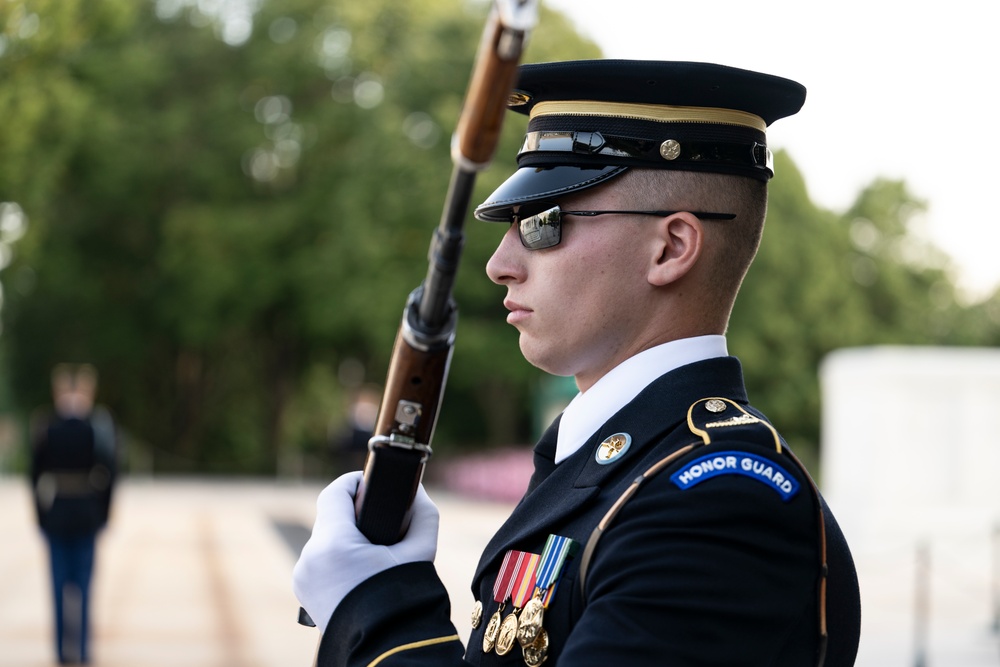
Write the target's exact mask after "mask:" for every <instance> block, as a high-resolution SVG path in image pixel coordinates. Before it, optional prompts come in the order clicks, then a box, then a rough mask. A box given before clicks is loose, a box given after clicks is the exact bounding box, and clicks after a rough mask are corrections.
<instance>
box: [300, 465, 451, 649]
mask: <svg viewBox="0 0 1000 667" xmlns="http://www.w3.org/2000/svg"><path fill="white" fill-rule="evenodd" d="M361 478H362V473H361V472H360V471H358V472H349V473H346V474H344V475H341V476H340V477H338V478H337V479H336V480H334V481H333V483H332V484H330V485H329V486H328V487H326V488H325V489H324V490H323V492H322V493H320V494H319V498H318V499H317V500H316V524H315V525H314V526H313V531H312V536H311V537H310V538H309V541H308V542H306V545H305V547H303V548H302V553H301V555H300V556H299V560H298V562H297V563H296V564H295V569H294V570H293V571H292V588H293V590H294V591H295V596H296V597H297V598H298V599H299V603H301V605H302V607H303V608H304V609H305V610H306V611H307V612H308V613H309V616H311V617H312V619H313V621H314V622H315V623H316V627H318V628H319V629H320V631H321V632H325V631H326V624H327V623H328V622H329V621H330V616H331V615H333V610H334V609H336V608H337V605H338V604H340V602H341V601H342V600H343V599H344V598H345V597H346V596H347V594H348V593H350V592H351V590H353V589H354V587H355V586H357V585H358V584H360V583H361V582H362V581H364V580H366V579H368V578H370V577H372V576H374V575H376V574H378V573H379V572H382V571H384V570H388V569H389V568H391V567H395V566H396V565H402V564H403V563H415V562H418V561H433V560H434V555H435V554H436V553H437V538H438V519H439V515H438V508H437V506H436V505H434V503H433V502H432V501H431V499H430V497H429V496H428V495H427V492H426V491H425V490H424V487H423V484H421V485H420V487H419V488H418V489H417V495H416V498H414V500H413V515H412V518H411V519H410V527H409V529H408V530H407V531H406V536H405V537H403V539H402V540H401V541H400V542H397V543H396V544H393V545H390V546H384V545H377V544H372V543H371V542H369V541H368V538H366V537H365V536H364V535H363V534H362V533H361V531H360V530H358V527H357V522H356V519H355V514H354V496H355V494H356V493H357V490H358V485H359V484H360V483H361Z"/></svg>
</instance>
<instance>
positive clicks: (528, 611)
mask: <svg viewBox="0 0 1000 667" xmlns="http://www.w3.org/2000/svg"><path fill="white" fill-rule="evenodd" d="M544 612H545V607H544V606H543V605H542V600H541V598H540V596H539V593H538V592H536V593H535V596H534V597H533V598H531V599H530V600H528V604H526V605H524V611H522V612H521V619H520V623H519V624H518V626H517V641H518V643H519V644H520V645H521V646H524V647H527V646H529V645H530V644H531V643H532V642H534V641H535V639H536V638H537V637H538V633H539V632H540V631H541V629H542V615H543V614H544Z"/></svg>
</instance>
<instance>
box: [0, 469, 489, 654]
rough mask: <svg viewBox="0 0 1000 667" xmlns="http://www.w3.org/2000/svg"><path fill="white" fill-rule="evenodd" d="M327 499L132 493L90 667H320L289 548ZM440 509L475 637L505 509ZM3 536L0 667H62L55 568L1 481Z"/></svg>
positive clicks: (278, 489) (249, 485)
mask: <svg viewBox="0 0 1000 667" xmlns="http://www.w3.org/2000/svg"><path fill="white" fill-rule="evenodd" d="M319 490H320V486H318V485H295V486H283V485H275V484H270V483H265V482H217V481H212V482H201V481H192V480H187V481H185V480H168V481H161V480H156V481H138V480H132V481H128V482H126V483H124V484H123V485H122V486H121V487H120V489H119V493H118V496H117V498H116V501H115V507H114V514H113V516H112V521H111V524H110V526H109V528H108V529H107V531H106V532H104V533H103V534H102V536H101V538H100V541H99V543H98V553H97V568H96V572H95V580H94V589H93V596H94V597H93V610H92V613H93V656H92V657H93V661H92V663H93V665H95V667H160V666H163V667H167V666H169V667H177V666H178V665H183V666H184V667H294V666H308V665H311V664H312V661H313V660H314V657H315V649H316V642H317V639H318V636H317V633H316V630H314V629H311V628H305V627H302V626H300V625H298V624H297V623H296V622H295V619H296V614H297V612H298V602H297V601H296V600H295V597H294V596H293V595H292V592H291V569H292V566H293V564H294V562H295V555H294V554H293V549H292V548H290V545H289V543H288V539H291V540H292V541H293V542H294V541H295V540H296V539H298V538H301V537H302V535H303V533H304V532H305V531H304V527H307V526H311V524H312V520H313V516H314V504H315V499H316V495H317V494H318V492H319ZM435 498H436V499H437V500H438V501H439V504H441V506H442V508H447V510H446V511H447V512H448V516H449V517H450V518H449V520H448V521H447V522H444V523H445V524H446V525H445V526H443V528H442V533H441V544H442V547H444V545H448V547H447V549H446V551H447V556H443V559H442V561H441V562H440V563H439V569H440V570H441V573H442V578H444V579H445V583H446V584H447V585H448V586H449V588H450V589H451V591H452V599H453V606H454V607H455V622H456V626H457V627H458V628H459V629H460V631H467V628H468V625H469V623H468V615H469V612H470V611H471V609H472V596H471V593H469V583H468V582H469V581H470V580H471V578H472V572H473V569H474V568H475V565H476V562H477V560H478V556H479V552H480V551H481V549H482V547H483V546H484V545H485V543H486V541H487V540H488V539H489V537H490V536H491V535H492V533H493V531H494V530H495V529H496V527H497V526H499V524H500V523H501V522H502V520H503V518H504V517H505V516H506V515H507V513H508V512H509V506H507V505H505V504H495V503H479V502H471V501H468V500H462V501H461V502H456V501H455V500H454V499H453V497H452V496H449V495H448V494H444V493H438V494H436V496H435ZM282 529H283V530H282ZM283 534H284V535H283ZM0 536H2V537H0V544H2V545H3V546H2V548H0V667H44V666H48V665H53V664H54V663H55V660H54V659H53V657H52V656H53V650H52V648H51V639H50V634H51V630H50V626H51V603H50V600H49V596H50V593H49V582H48V578H47V576H48V575H47V555H46V553H45V549H44V544H43V541H42V539H41V536H40V535H39V533H38V531H37V529H36V527H35V525H34V517H33V515H32V509H31V506H30V498H29V495H28V489H27V486H26V484H25V483H24V482H23V481H22V480H21V479H18V478H9V477H8V478H3V477H0ZM286 538H288V539H286Z"/></svg>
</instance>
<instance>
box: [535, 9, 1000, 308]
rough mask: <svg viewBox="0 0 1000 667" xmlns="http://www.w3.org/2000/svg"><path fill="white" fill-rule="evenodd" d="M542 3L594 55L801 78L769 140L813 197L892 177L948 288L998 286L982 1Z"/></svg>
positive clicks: (992, 59) (987, 39)
mask: <svg viewBox="0 0 1000 667" xmlns="http://www.w3.org/2000/svg"><path fill="white" fill-rule="evenodd" d="M542 2H543V3H544V4H546V5H547V6H549V7H551V8H554V9H559V10H561V11H562V12H564V13H566V14H567V15H569V16H570V17H572V18H573V20H574V22H575V23H576V26H577V28H578V29H579V31H580V32H581V33H583V34H585V35H588V36H589V37H591V38H592V39H593V40H594V41H596V42H597V43H598V44H599V45H600V46H601V48H602V50H603V52H604V56H605V57H607V58H630V59H653V60H693V61H703V62H715V63H720V64H724V65H731V66H734V67H742V68H745V69H752V70H758V71H761V72H767V73H769V74H776V75H779V76H784V77H787V78H790V79H794V80H796V81H798V82H800V83H802V84H803V85H805V86H806V88H807V89H808V95H807V98H806V103H805V106H804V107H803V109H802V111H801V112H800V113H799V114H798V115H796V116H793V117H791V118H786V119H783V120H779V121H777V122H776V123H775V124H774V125H773V126H772V128H771V129H770V130H769V131H768V137H769V143H770V145H771V147H772V148H785V149H787V150H788V151H789V153H790V154H791V156H792V159H793V160H794V161H795V163H796V164H797V165H798V167H799V168H800V169H801V170H802V172H803V174H804V175H805V179H806V184H807V186H808V188H809V193H810V196H811V197H812V199H813V201H814V202H816V203H817V204H819V205H820V206H823V207H824V208H828V209H831V210H834V211H843V210H844V209H846V208H847V207H848V206H849V205H850V204H851V202H852V201H853V200H854V198H855V197H856V195H857V194H858V193H859V192H860V190H861V189H862V188H863V187H864V186H865V185H867V184H869V183H870V182H871V181H872V180H874V179H875V178H877V177H879V176H884V177H888V178H892V179H901V180H904V181H906V183H907V185H908V187H909V189H910V191H911V193H912V194H914V195H915V196H917V197H918V198H921V199H924V200H926V201H928V203H929V205H930V208H929V213H928V216H927V219H926V221H925V222H926V235H927V236H928V237H929V238H930V239H931V240H932V241H933V242H934V243H935V244H936V245H937V246H938V247H939V248H941V249H942V250H944V251H945V252H946V253H947V254H949V255H950V256H951V257H952V258H953V259H954V260H955V262H956V264H957V265H958V268H959V270H960V272H961V273H960V275H959V276H958V279H959V283H960V285H962V286H963V287H965V288H966V289H968V290H970V291H972V292H975V293H979V294H982V293H984V292H986V291H987V290H990V289H992V288H994V287H996V286H998V285H1000V202H997V201H994V200H993V199H992V197H990V194H989V193H991V192H993V193H995V192H997V190H998V189H1000V188H998V181H1000V128H998V127H997V125H998V104H997V103H998V97H1000V96H998V94H997V85H998V84H997V82H998V80H1000V72H998V69H1000V37H998V34H997V25H998V23H997V20H996V16H997V13H998V12H997V11H996V8H997V4H996V3H995V2H992V1H990V2H981V1H970V0H955V1H953V2H949V3H936V4H935V5H931V4H930V3H926V4H919V3H913V2H902V1H900V0H882V1H880V0H868V1H867V2H861V1H859V0H842V1H841V2H837V3H826V4H822V5H820V4H815V3H808V2H803V1H802V0H760V1H758V2H754V3H749V2H735V1H732V0H726V1H720V0H716V1H714V2H713V1H710V0H700V1H696V2H668V1H667V0H613V1H611V2H608V1H606V0H542ZM533 38H536V39H544V35H542V34H540V33H539V32H536V33H535V35H534V37H533ZM777 177H779V178H780V174H778V175H777Z"/></svg>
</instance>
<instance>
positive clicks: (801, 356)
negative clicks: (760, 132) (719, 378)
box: [729, 153, 986, 450]
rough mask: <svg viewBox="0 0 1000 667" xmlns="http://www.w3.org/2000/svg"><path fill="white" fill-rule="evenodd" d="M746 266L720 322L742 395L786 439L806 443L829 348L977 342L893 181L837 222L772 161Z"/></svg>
mask: <svg viewBox="0 0 1000 667" xmlns="http://www.w3.org/2000/svg"><path fill="white" fill-rule="evenodd" d="M775 171H776V176H775V179H774V180H773V181H772V183H771V186H770V198H769V206H768V218H767V223H766V225H765V231H764V239H763V242H762V244H761V248H760V251H759V252H758V255H757V259H756V261H755V262H754V265H753V266H752V267H751V269H750V272H749V274H748V276H747V278H746V280H745V281H744V285H743V289H742V291H741V295H740V298H739V299H738V301H737V304H736V308H735V310H734V313H733V317H732V319H731V321H730V332H729V348H730V351H731V352H732V353H733V354H735V355H736V356H738V357H740V358H741V360H742V361H743V364H744V370H745V373H746V376H747V385H748V390H749V391H750V394H751V398H752V399H753V400H754V401H755V402H756V403H757V404H758V405H759V406H760V407H761V409H763V410H764V411H765V412H766V413H767V414H768V416H769V417H770V418H771V419H772V420H774V421H775V423H776V424H778V425H780V427H781V429H782V431H783V433H784V434H785V435H786V437H788V438H789V439H790V440H792V441H794V442H798V443H801V444H804V445H805V446H806V447H807V448H812V449H813V450H814V449H815V447H816V443H817V442H818V438H819V409H820V393H819V380H818V368H819V365H820V362H821V361H822V359H823V357H824V356H826V354H828V353H829V352H831V351H832V350H834V349H837V348H839V347H850V346H857V345H877V344H900V345H945V344H975V343H978V344H984V343H986V340H985V339H984V338H983V337H982V335H981V334H979V333H975V332H973V329H972V328H971V323H972V322H979V321H981V319H982V318H981V316H979V315H973V314H971V313H970V312H969V309H967V308H963V307H962V306H961V305H960V304H959V301H958V298H957V293H956V289H955V286H954V283H953V282H952V280H951V279H950V278H949V267H948V264H947V260H946V258H945V257H944V256H943V255H942V254H941V253H940V252H939V251H937V250H936V249H935V248H933V247H932V246H931V245H929V244H928V243H926V242H923V241H921V240H920V238H919V236H918V234H917V233H916V231H917V230H915V229H914V227H915V225H916V223H917V222H918V221H919V217H920V215H921V214H922V212H923V211H924V208H925V205H924V204H923V202H920V201H919V200H917V199H915V198H914V197H913V196H912V195H911V194H910V193H909V192H908V191H907V190H906V187H905V185H904V184H903V183H900V182H895V181H886V180H877V181H875V182H874V183H872V184H871V185H870V186H868V187H867V188H866V189H865V190H864V191H863V192H862V193H861V194H860V195H859V196H858V198H857V200H856V202H855V204H854V205H853V206H852V207H851V208H850V209H849V210H848V211H847V212H846V213H845V214H843V215H836V214H833V213H831V212H829V211H823V210H820V209H818V208H817V207H816V206H815V205H814V204H812V203H811V202H810V200H809V197H808V194H807V192H806V187H805V183H804V181H803V180H802V176H801V174H800V173H799V172H798V170H797V169H796V168H795V165H794V164H793V163H792V162H791V159H790V158H789V156H788V155H786V154H780V153H779V154H778V155H777V156H776V169H775Z"/></svg>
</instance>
